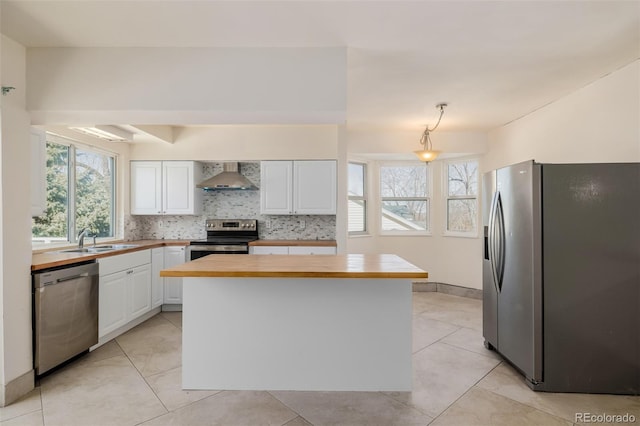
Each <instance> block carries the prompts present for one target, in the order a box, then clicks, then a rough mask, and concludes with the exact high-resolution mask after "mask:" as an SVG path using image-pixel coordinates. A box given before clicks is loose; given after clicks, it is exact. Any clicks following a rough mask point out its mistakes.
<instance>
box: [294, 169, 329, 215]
mask: <svg viewBox="0 0 640 426" xmlns="http://www.w3.org/2000/svg"><path fill="white" fill-rule="evenodd" d="M293 213H294V214H336V162H335V161H294V162H293Z"/></svg>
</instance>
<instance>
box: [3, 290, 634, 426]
mask: <svg viewBox="0 0 640 426" xmlns="http://www.w3.org/2000/svg"><path fill="white" fill-rule="evenodd" d="M413 301H414V303H413V324H414V325H413V368H414V389H413V392H282V391H278V392H255V391H246V392H239V391H206V392H205V391H197V392H194V391H182V390H181V388H180V376H181V359H180V351H181V325H182V317H181V314H180V313H178V312H163V313H161V314H159V315H156V316H155V317H153V318H151V319H150V320H148V321H146V322H145V323H143V324H141V325H140V326H138V327H136V328H135V329H133V330H131V331H129V332H128V333H126V334H124V335H122V336H120V337H118V338H117V339H116V340H114V341H112V342H110V343H108V344H106V345H104V346H102V347H101V348H99V349H98V350H96V351H94V352H92V353H90V354H88V355H86V356H84V357H82V358H81V359H79V360H77V361H75V362H73V363H72V364H70V365H68V366H66V367H64V368H63V369H60V370H59V371H57V372H55V373H53V374H51V375H50V376H48V377H46V378H44V379H43V380H41V382H40V383H39V386H38V387H36V389H35V390H34V391H33V392H31V393H30V394H29V395H27V396H26V397H25V398H23V399H22V400H20V401H18V402H16V403H14V404H12V405H10V406H8V407H5V408H0V426H9V425H12V426H13V425H20V426H31V425H38V426H43V425H44V426H70V425H81V426H100V425H117V426H125V425H188V426H197V425H233V426H253V425H276V426H279V425H287V426H304V425H306V426H308V425H316V426H320V425H367V426H370V425H380V426H404V425H428V424H431V425H456V426H464V425H509V426H511V425H544V426H546V425H572V424H580V423H574V422H575V420H576V418H575V415H576V413H592V414H621V415H624V414H626V413H629V414H631V415H633V416H635V418H636V422H637V423H640V397H628V396H614V395H585V394H550V393H536V392H533V391H531V390H530V389H529V388H528V387H527V386H526V385H525V384H524V382H523V380H522V377H521V376H519V375H518V374H517V373H516V372H515V371H514V370H513V369H512V368H511V367H509V366H508V365H506V364H505V363H503V362H502V361H501V359H500V358H499V357H498V356H497V355H496V354H494V353H493V352H490V351H487V350H486V349H485V348H484V347H483V339H482V332H481V328H482V315H481V313H482V306H481V302H480V301H479V300H474V299H466V298H461V297H456V296H450V295H446V294H442V293H414V297H413ZM637 423H636V424H637Z"/></svg>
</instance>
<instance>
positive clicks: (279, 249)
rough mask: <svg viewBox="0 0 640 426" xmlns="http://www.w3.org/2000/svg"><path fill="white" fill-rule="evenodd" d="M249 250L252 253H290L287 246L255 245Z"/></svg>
mask: <svg viewBox="0 0 640 426" xmlns="http://www.w3.org/2000/svg"><path fill="white" fill-rule="evenodd" d="M249 250H250V252H251V254H289V248H288V247H287V246H254V247H250V248H249Z"/></svg>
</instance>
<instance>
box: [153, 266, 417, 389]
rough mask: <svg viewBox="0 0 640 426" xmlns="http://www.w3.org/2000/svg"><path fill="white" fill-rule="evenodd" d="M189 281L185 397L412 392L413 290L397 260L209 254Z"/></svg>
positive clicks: (188, 272) (181, 273) (410, 275)
mask: <svg viewBox="0 0 640 426" xmlns="http://www.w3.org/2000/svg"><path fill="white" fill-rule="evenodd" d="M161 276H164V277H183V278H184V280H183V328H182V330H183V344H182V380H183V381H182V386H183V389H215V390H222V389H226V390H327V391H332V390H333V391H409V390H411V381H412V380H411V372H412V369H411V286H412V280H413V279H416V278H427V276H428V275H427V273H426V272H425V271H423V270H421V269H419V268H417V267H416V266H414V265H412V264H411V263H409V262H407V261H405V260H404V259H402V258H400V257H398V256H395V255H390V254H380V255H376V254H347V255H300V256H288V255H248V256H247V255H241V254H240V255H210V256H206V257H203V258H200V259H196V260H194V261H192V262H188V263H185V264H183V265H178V266H175V267H172V268H169V269H165V270H163V271H162V272H161Z"/></svg>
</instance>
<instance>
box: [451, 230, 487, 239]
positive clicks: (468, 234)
mask: <svg viewBox="0 0 640 426" xmlns="http://www.w3.org/2000/svg"><path fill="white" fill-rule="evenodd" d="M442 236H443V237H453V238H479V236H478V233H477V232H452V231H444V232H443V233H442Z"/></svg>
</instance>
